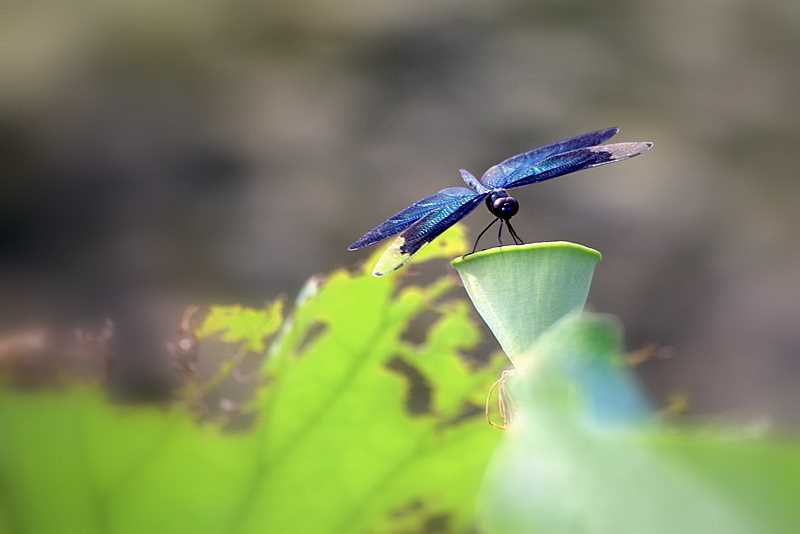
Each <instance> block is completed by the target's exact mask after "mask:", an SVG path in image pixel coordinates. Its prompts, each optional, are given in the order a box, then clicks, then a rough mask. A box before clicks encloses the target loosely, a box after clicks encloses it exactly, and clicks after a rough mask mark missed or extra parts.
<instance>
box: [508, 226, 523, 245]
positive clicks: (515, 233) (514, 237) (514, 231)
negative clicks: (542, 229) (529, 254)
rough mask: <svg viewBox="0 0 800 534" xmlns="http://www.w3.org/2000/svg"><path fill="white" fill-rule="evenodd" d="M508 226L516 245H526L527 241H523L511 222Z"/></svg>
mask: <svg viewBox="0 0 800 534" xmlns="http://www.w3.org/2000/svg"><path fill="white" fill-rule="evenodd" d="M506 224H507V225H508V231H509V232H510V233H511V237H512V238H513V239H514V243H515V244H517V245H524V244H525V241H523V240H522V238H521V237H520V236H519V235H517V231H516V230H514V227H513V226H511V220H507V221H506Z"/></svg>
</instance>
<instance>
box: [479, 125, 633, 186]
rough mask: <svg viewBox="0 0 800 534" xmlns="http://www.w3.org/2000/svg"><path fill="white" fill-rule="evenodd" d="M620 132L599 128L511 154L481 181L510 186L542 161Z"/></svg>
mask: <svg viewBox="0 0 800 534" xmlns="http://www.w3.org/2000/svg"><path fill="white" fill-rule="evenodd" d="M618 132H619V128H606V129H605V130H597V131H595V132H589V133H585V134H582V135H579V136H577V137H571V138H569V139H564V140H562V141H558V142H556V143H553V144H550V145H545V146H542V147H539V148H535V149H533V150H530V151H528V152H523V153H522V154H517V155H516V156H511V157H510V158H508V159H507V160H505V161H502V162H500V163H498V164H497V165H495V166H493V167H491V168H489V170H487V171H486V172H485V173H483V176H481V182H483V184H484V185H486V187H488V188H489V189H494V188H504V187H508V184H509V183H511V182H512V181H514V180H515V179H516V177H517V176H519V175H520V174H526V173H527V172H528V171H529V170H530V169H532V168H533V167H534V166H535V165H536V164H537V163H539V162H540V161H542V160H544V159H546V158H549V157H550V156H554V155H556V154H561V153H564V152H569V151H571V150H575V149H577V148H584V147H590V146H594V145H599V144H600V143H604V142H605V141H608V140H609V139H611V138H612V137H614V136H615V135H617V133H618Z"/></svg>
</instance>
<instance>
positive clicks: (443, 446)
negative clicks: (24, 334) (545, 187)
mask: <svg viewBox="0 0 800 534" xmlns="http://www.w3.org/2000/svg"><path fill="white" fill-rule="evenodd" d="M459 232H460V229H456V230H454V232H453V233H451V234H450V235H449V236H447V238H446V239H445V241H444V242H445V243H446V244H447V245H446V246H437V247H429V249H428V250H426V255H425V256H423V257H422V258H420V259H418V260H417V262H419V261H421V260H426V259H432V258H435V257H441V256H442V255H443V254H445V255H448V256H449V255H451V254H452V253H453V250H460V249H463V248H464V247H465V243H464V242H463V239H462V238H461V237H460V235H461V234H460V233H459ZM401 280H402V275H395V276H391V277H385V278H382V279H377V278H374V277H372V276H369V275H368V274H364V273H358V274H353V273H349V272H346V271H337V272H334V273H333V274H331V275H330V276H329V277H328V278H327V279H326V280H324V281H321V280H320V279H314V280H312V282H310V283H309V285H308V286H307V287H306V288H305V289H304V290H303V291H302V292H301V298H300V299H299V300H298V304H297V305H296V307H295V309H294V311H293V312H292V314H291V315H290V316H289V318H288V319H287V320H286V321H285V322H283V324H282V325H281V320H280V317H281V308H280V304H273V305H270V306H268V307H267V308H266V309H265V310H249V309H243V308H238V307H224V308H214V309H212V310H211V311H210V313H209V314H208V315H207V318H206V319H205V322H204V323H203V324H202V325H201V326H200V328H199V329H198V330H197V332H196V333H197V334H198V335H199V337H201V338H202V339H201V346H202V344H203V343H206V340H207V339H208V338H209V337H211V338H214V339H215V340H222V341H227V342H230V343H234V344H236V346H237V347H238V348H246V349H249V350H252V351H262V350H264V349H265V348H266V347H267V343H266V341H265V340H266V338H268V337H269V336H270V335H271V334H273V333H276V332H277V333H276V334H275V335H274V336H273V339H272V341H271V343H269V346H268V348H266V350H267V354H268V356H267V357H266V359H265V361H264V365H263V368H262V370H261V379H262V381H263V383H264V385H262V386H260V387H258V388H257V390H256V392H255V394H254V397H253V399H252V401H251V402H250V403H249V405H248V406H246V407H244V408H243V409H244V411H245V412H246V413H245V416H246V415H247V414H248V413H249V414H250V415H251V416H252V417H253V421H252V423H251V425H250V426H249V427H247V428H245V429H243V430H239V431H236V432H231V431H224V430H222V425H219V424H210V423H206V424H200V423H198V422H197V420H196V419H195V417H194V416H193V415H192V412H191V411H190V410H187V406H186V405H182V404H176V405H173V406H171V407H168V408H156V407H131V406H128V407H122V406H118V405H114V404H112V403H109V402H107V401H106V400H105V399H104V398H103V395H102V393H101V392H99V391H98V390H96V389H94V388H90V387H88V386H87V387H83V388H81V387H73V388H69V389H66V390H64V391H56V392H52V391H51V392H47V393H43V392H36V393H32V392H21V391H17V390H9V389H5V390H1V391H0V428H1V429H2V439H0V531H2V532H15V533H16V532H30V533H55V532H59V533H60V532H75V533H91V532H97V533H103V534H106V533H126V532H130V533H142V532H148V533H159V532H169V533H175V532H190V533H192V534H200V533H203V532H209V533H220V532H226V533H240V532H241V533H247V532H253V533H256V532H257V533H264V532H275V533H315V534H316V533H327V532H331V533H334V532H345V533H354V532H367V531H369V532H409V531H411V532H414V531H421V530H423V529H425V528H428V529H434V528H435V527H447V528H448V529H450V530H453V531H463V530H465V529H466V528H467V527H468V525H470V524H472V523H473V521H474V514H475V508H476V506H475V502H476V495H477V492H478V489H479V486H480V482H481V478H482V476H483V473H484V471H485V466H486V464H487V462H488V460H489V457H490V454H491V452H492V451H493V449H494V448H495V445H496V443H497V442H498V439H499V437H500V434H499V433H498V432H497V431H496V430H493V429H491V428H490V427H488V426H487V425H486V423H485V421H484V420H483V418H482V417H478V416H476V415H475V414H476V413H480V411H479V410H477V409H476V406H477V405H482V402H483V398H484V395H485V392H486V391H487V390H488V388H489V386H490V385H491V383H492V382H493V381H494V379H495V378H496V375H497V373H498V371H499V366H501V365H502V364H503V361H502V359H496V360H494V361H493V362H492V363H491V365H489V366H486V367H483V368H480V369H476V368H473V367H470V366H468V365H467V364H466V363H465V361H464V359H463V358H462V357H461V355H460V353H461V352H462V351H464V350H467V349H470V348H471V347H473V346H474V345H475V344H476V342H477V341H478V339H479V333H478V330H477V327H476V325H475V324H474V323H473V321H472V320H471V319H470V316H469V313H468V308H467V306H466V303H464V302H461V301H452V302H447V301H445V302H442V299H443V298H445V295H446V294H447V292H448V291H449V290H451V289H452V288H453V287H454V286H455V285H456V282H455V279H454V278H453V277H451V276H448V277H445V278H442V279H440V280H438V281H436V282H435V283H433V284H431V285H429V286H427V287H416V286H401V284H400V282H401ZM429 312H432V313H433V314H434V317H436V318H435V321H434V324H433V326H432V327H431V328H430V329H429V330H427V333H426V334H425V336H424V339H423V341H421V342H419V343H414V342H411V341H408V340H407V339H405V338H404V334H405V332H406V330H407V329H408V328H409V325H410V323H411V321H412V320H413V319H415V318H417V317H419V316H420V314H422V313H429ZM235 351H236V350H235V349H234V352H235ZM195 389H198V388H195ZM199 389H200V390H202V388H199ZM412 389H413V390H414V391H417V392H420V393H419V394H418V395H417V396H416V397H415V398H416V404H414V403H412V402H411V398H410V391H411V390H412ZM426 392H429V393H426ZM420 398H421V399H422V401H423V402H421V403H420V402H419V399H420ZM243 417H244V416H243ZM426 525H427V526H426Z"/></svg>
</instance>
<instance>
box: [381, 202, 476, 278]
mask: <svg viewBox="0 0 800 534" xmlns="http://www.w3.org/2000/svg"><path fill="white" fill-rule="evenodd" d="M452 189H462V190H463V192H462V193H461V194H460V195H459V196H458V197H456V196H453V197H452V201H451V202H450V203H449V204H447V205H446V206H444V207H441V208H439V209H437V210H435V211H432V212H430V213H428V214H426V215H425V216H424V217H422V218H421V219H419V220H418V221H416V222H415V223H414V224H412V225H411V226H409V227H408V229H407V230H406V231H405V232H403V233H402V234H400V235H399V236H397V238H396V239H395V240H394V241H393V242H392V244H391V245H389V248H387V249H386V252H384V253H383V255H382V256H381V257H380V259H379V260H378V263H376V264H375V268H374V269H373V270H372V274H373V275H375V276H383V275H384V274H386V273H389V272H392V271H396V270H397V269H399V268H400V267H402V266H403V265H405V263H406V262H407V261H408V260H409V259H410V258H411V256H413V255H414V254H415V253H416V252H417V251H419V249H421V248H422V247H423V246H425V245H426V244H428V243H430V242H431V241H433V240H434V239H436V238H437V237H439V235H440V234H441V233H442V232H444V231H445V230H447V229H448V228H450V227H451V226H453V225H454V224H455V223H457V222H458V221H460V220H461V219H462V218H463V217H464V216H465V215H467V214H468V213H469V212H471V211H472V210H474V209H475V207H476V206H477V205H478V204H480V203H481V202H483V199H484V198H486V195H487V194H488V193H475V192H474V191H470V190H469V189H466V188H462V187H458V188H452Z"/></svg>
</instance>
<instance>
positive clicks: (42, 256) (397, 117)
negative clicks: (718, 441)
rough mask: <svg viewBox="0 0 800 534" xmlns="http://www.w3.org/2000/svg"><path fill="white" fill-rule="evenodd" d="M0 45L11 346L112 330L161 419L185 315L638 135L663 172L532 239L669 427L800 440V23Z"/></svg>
mask: <svg viewBox="0 0 800 534" xmlns="http://www.w3.org/2000/svg"><path fill="white" fill-rule="evenodd" d="M0 43H2V46H0V172H2V176H3V178H2V184H3V187H2V194H0V259H1V263H0V295H1V296H2V305H1V306H0V337H2V338H3V339H4V340H5V341H6V342H9V343H10V341H8V340H15V339H16V340H19V339H20V338H19V336H20V335H24V334H25V333H26V332H35V331H38V330H37V329H45V330H46V331H47V332H62V334H57V335H55V337H58V335H63V336H68V335H69V334H68V332H71V331H72V329H74V328H89V327H91V325H94V326H95V327H97V325H102V323H103V321H104V319H105V318H106V317H111V318H113V320H114V323H115V339H116V350H117V352H118V355H117V358H118V361H119V362H120V363H119V365H120V366H121V367H120V368H121V369H122V370H123V371H125V372H122V373H121V375H124V376H127V377H131V376H135V377H139V378H137V379H135V382H136V384H134V386H133V389H137V388H138V389H147V388H149V387H152V389H153V390H154V391H159V390H161V389H163V388H166V387H168V386H166V385H164V384H163V383H162V382H160V380H162V379H161V378H160V377H161V376H162V375H163V369H164V368H165V364H164V363H163V362H164V361H165V359H166V354H165V351H164V339H165V338H166V337H168V336H169V335H170V333H172V332H174V330H175V328H176V324H177V322H178V318H179V316H180V313H181V311H182V310H183V309H184V308H185V306H187V305H188V304H193V303H195V304H196V303H200V304H203V303H226V302H241V303H244V304H250V305H258V304H260V303H263V302H264V301H266V300H267V299H270V298H272V297H274V296H276V295H278V294H287V295H293V294H294V293H295V292H296V291H297V290H298V289H299V287H300V285H301V284H302V282H303V281H304V280H305V279H306V278H307V277H308V276H310V275H312V274H314V273H319V272H328V271H330V270H332V269H333V268H335V267H339V266H351V265H353V264H355V263H356V262H358V261H361V260H363V259H364V258H365V257H366V253H348V252H346V250H345V249H346V246H347V245H348V244H349V243H350V242H352V241H353V240H354V239H355V238H357V237H358V236H359V235H361V233H363V232H364V231H365V230H367V229H368V228H369V227H371V226H373V225H375V224H377V223H379V222H381V221H382V220H383V219H384V218H386V217H387V216H388V215H390V214H392V213H394V212H395V211H397V210H399V209H401V208H403V207H405V206H406V205H407V204H408V203H410V202H412V201H414V200H416V199H417V198H419V197H421V196H424V195H426V194H429V193H431V192H433V191H436V190H438V189H441V188H443V187H447V186H451V185H459V184H460V178H459V176H458V172H457V171H458V169H459V168H460V167H464V168H467V169H470V170H472V171H473V172H474V173H476V174H479V173H481V172H482V171H483V170H484V169H485V168H487V167H488V166H490V165H491V164H493V163H496V162H497V161H499V160H501V159H504V158H505V157H507V156H510V155H512V154H514V153H517V152H521V151H523V150H526V149H529V148H532V147H534V146H537V145H540V144H545V143H548V142H551V141H554V140H557V139H560V138H563V137H568V136H571V135H575V134H578V133H581V132H584V131H588V130H593V129H597V128H603V127H607V126H619V127H621V128H622V133H621V134H620V139H622V140H643V139H648V140H654V141H655V142H656V149H655V150H654V151H653V152H651V153H649V154H647V155H646V156H644V157H641V158H638V159H636V160H633V161H630V162H626V163H624V164H620V165H614V166H609V167H604V168H600V169H595V170H592V171H590V172H585V173H579V174H575V175H572V176H570V177H567V178H563V179H560V180H556V181H552V182H548V183H546V184H542V185H539V186H534V187H530V188H527V189H525V190H521V191H519V194H518V195H517V196H518V198H519V199H520V201H521V204H522V211H521V213H520V215H518V216H517V218H516V219H515V226H516V227H517V228H518V230H519V232H520V234H521V235H522V236H523V237H524V238H525V239H527V240H529V241H536V240H553V239H564V240H573V241H577V242H580V243H585V244H587V245H590V246H592V247H595V248H598V249H600V250H601V251H603V253H604V255H605V259H604V262H603V263H602V264H601V266H600V268H599V270H598V272H597V274H596V278H595V284H594V288H593V291H592V294H591V296H590V302H591V305H592V307H593V308H594V309H596V310H600V311H604V312H609V313H613V314H616V315H618V316H619V317H620V318H621V319H622V320H623V322H624V324H625V327H626V332H627V340H628V346H629V347H630V348H631V349H635V348H638V347H641V346H644V345H647V344H650V343H655V344H657V345H658V346H659V347H661V349H660V354H662V355H663V354H666V355H671V356H672V357H671V358H656V359H655V360H653V361H651V362H650V363H648V364H646V365H643V366H641V367H640V372H641V375H642V377H643V379H644V380H645V382H646V384H647V386H648V388H649V390H650V391H651V392H652V394H653V396H654V397H655V398H656V399H657V400H658V402H661V403H664V402H666V399H667V398H668V397H669V396H670V395H672V394H674V393H684V394H686V395H687V397H688V399H689V403H690V404H689V409H690V413H691V414H694V415H697V416H702V417H711V418H717V419H726V420H736V421H753V420H759V421H760V420H763V419H764V418H768V419H769V420H770V421H776V422H778V423H779V424H781V425H789V426H796V425H797V423H800V414H798V412H797V411H796V409H795V407H796V406H797V405H798V403H800V389H799V388H797V386H796V384H797V380H798V377H800V354H798V348H797V347H798V346H799V345H800V331H798V326H800V324H799V322H800V313H798V312H799V311H800V310H798V307H800V304H799V302H800V286H799V285H798V284H799V282H800V276H798V273H799V272H800V252H798V248H797V227H798V224H799V223H800V215H799V212H798V207H797V206H798V194H800V181H798V180H797V157H796V154H797V147H798V143H800V129H798V119H799V118H800V115H798V111H797V109H798V108H797V96H798V94H800V92H799V91H800V71H799V70H798V69H797V57H798V56H797V53H798V50H800V3H798V2H792V1H788V0H782V1H777V0H766V1H765V0H726V1H718V0H716V1H706V2H694V1H690V0H676V1H673V2H655V1H640V2H627V1H615V0H611V1H606V2H585V3H584V2H575V1H564V0H558V1H555V0H553V1H545V2H522V1H519V2H475V1H467V2H464V1H458V2H454V1H445V2H435V3H434V2H389V1H383V2H355V1H347V0H346V1H339V2H328V1H321V0H316V1H306V2H282V1H273V2H253V1H249V0H233V1H222V0H207V1H204V2H197V1H186V0H171V1H167V2H164V1H161V2H157V1H152V0H145V1H137V2H126V1H97V0H74V1H72V2H63V1H55V0H53V1H15V0H6V1H5V2H3V3H2V5H1V6H0ZM488 220H490V217H489V215H488V214H487V213H485V212H483V211H477V212H476V213H475V214H473V215H472V216H471V217H470V218H469V219H468V221H467V224H468V225H469V227H470V230H471V232H472V233H473V235H474V234H475V233H476V232H477V231H478V230H480V229H481V227H482V226H483V225H484V224H485V223H486V222H488ZM441 268H442V269H444V268H445V267H444V266H441ZM343 313H345V311H344V310H343ZM51 338H52V336H51ZM1 345H2V344H0V346H1ZM127 380H131V379H130V378H127ZM153 384H155V385H153Z"/></svg>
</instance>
